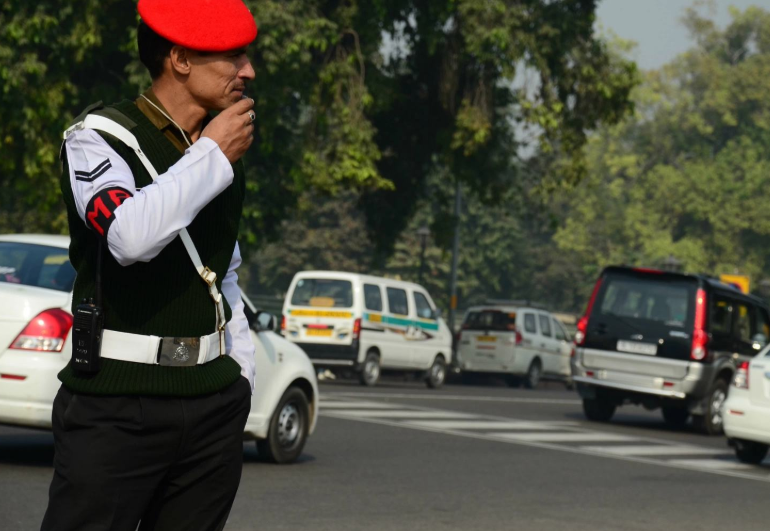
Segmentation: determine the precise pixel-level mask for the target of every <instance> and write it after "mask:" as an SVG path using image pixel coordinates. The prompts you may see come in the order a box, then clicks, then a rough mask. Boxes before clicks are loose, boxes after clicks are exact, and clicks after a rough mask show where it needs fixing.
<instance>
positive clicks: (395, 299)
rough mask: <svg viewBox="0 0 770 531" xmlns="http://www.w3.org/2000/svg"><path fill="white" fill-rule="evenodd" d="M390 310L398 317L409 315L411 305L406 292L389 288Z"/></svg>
mask: <svg viewBox="0 0 770 531" xmlns="http://www.w3.org/2000/svg"><path fill="white" fill-rule="evenodd" d="M387 292H388V309H389V310H390V313H395V314H396V315H409V303H408V302H407V300H406V291H404V290H402V289H398V288H388V289H387Z"/></svg>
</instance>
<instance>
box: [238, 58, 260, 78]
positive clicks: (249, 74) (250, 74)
mask: <svg viewBox="0 0 770 531" xmlns="http://www.w3.org/2000/svg"><path fill="white" fill-rule="evenodd" d="M238 77H239V78H241V79H246V80H248V81H251V80H252V79H254V78H255V77H256V73H255V72H254V67H253V66H251V61H246V64H245V65H244V66H243V67H242V68H241V69H240V71H239V72H238Z"/></svg>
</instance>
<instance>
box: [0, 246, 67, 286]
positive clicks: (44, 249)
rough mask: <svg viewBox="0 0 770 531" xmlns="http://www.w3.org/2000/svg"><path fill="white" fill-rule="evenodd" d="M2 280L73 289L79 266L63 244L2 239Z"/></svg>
mask: <svg viewBox="0 0 770 531" xmlns="http://www.w3.org/2000/svg"><path fill="white" fill-rule="evenodd" d="M0 282H6V283H9V284H23V285H25V286H35V287H38V288H47V289H53V290H56V291H64V292H69V291H72V285H73V284H74V283H75V269H74V268H73V267H72V264H70V259H69V251H68V250H67V249H62V248H60V247H49V246H47V245H34V244H29V243H19V242H0Z"/></svg>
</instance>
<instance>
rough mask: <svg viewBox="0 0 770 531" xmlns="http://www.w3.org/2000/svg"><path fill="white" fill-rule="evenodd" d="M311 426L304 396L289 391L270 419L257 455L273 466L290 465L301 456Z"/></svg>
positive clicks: (295, 390) (292, 388) (300, 392)
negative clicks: (273, 464) (265, 437)
mask: <svg viewBox="0 0 770 531" xmlns="http://www.w3.org/2000/svg"><path fill="white" fill-rule="evenodd" d="M309 426H310V407H309V406H308V401H307V396H305V393H304V392H303V391H302V390H301V389H300V388H298V387H289V388H288V389H287V390H286V392H285V393H284V394H283V396H282V397H281V400H280V401H279V402H278V406H277V407H276V408H275V412H274V413H273V417H272V418H271V419H270V431H268V433H267V439H264V440H260V441H257V451H258V452H259V455H260V457H264V458H266V459H267V460H269V461H272V462H274V463H278V464H279V465H281V464H286V463H293V462H294V461H296V460H297V458H298V457H299V456H300V454H301V453H302V449H303V448H304V447H305V443H306V442H307V435H308V429H309Z"/></svg>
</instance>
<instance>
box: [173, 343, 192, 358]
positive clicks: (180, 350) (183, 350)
mask: <svg viewBox="0 0 770 531" xmlns="http://www.w3.org/2000/svg"><path fill="white" fill-rule="evenodd" d="M171 359H173V360H174V361H178V362H179V363H184V362H185V361H187V360H189V359H190V349H188V348H187V347H186V346H185V344H184V343H182V344H181V345H180V346H178V347H177V348H176V350H175V351H174V355H173V356H172V357H171Z"/></svg>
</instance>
